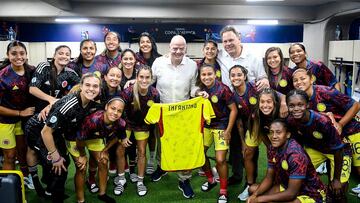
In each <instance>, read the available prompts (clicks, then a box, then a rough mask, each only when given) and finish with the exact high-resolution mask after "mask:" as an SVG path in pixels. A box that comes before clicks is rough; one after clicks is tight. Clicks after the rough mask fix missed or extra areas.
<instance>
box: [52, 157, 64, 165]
mask: <svg viewBox="0 0 360 203" xmlns="http://www.w3.org/2000/svg"><path fill="white" fill-rule="evenodd" d="M61 159H62V156H59V158H58V160H56V161H51V163H53V164H55V163H57V162H59V161H60V160H61Z"/></svg>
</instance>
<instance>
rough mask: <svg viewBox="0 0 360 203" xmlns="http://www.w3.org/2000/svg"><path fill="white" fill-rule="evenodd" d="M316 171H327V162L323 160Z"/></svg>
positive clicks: (322, 172)
mask: <svg viewBox="0 0 360 203" xmlns="http://www.w3.org/2000/svg"><path fill="white" fill-rule="evenodd" d="M316 172H317V173H319V174H324V173H327V168H326V163H325V162H323V163H322V164H320V166H319V167H317V168H316Z"/></svg>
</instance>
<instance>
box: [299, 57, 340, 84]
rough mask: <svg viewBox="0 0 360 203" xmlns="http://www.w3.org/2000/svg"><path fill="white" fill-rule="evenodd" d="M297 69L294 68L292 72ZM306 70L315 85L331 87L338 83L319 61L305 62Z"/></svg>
mask: <svg viewBox="0 0 360 203" xmlns="http://www.w3.org/2000/svg"><path fill="white" fill-rule="evenodd" d="M296 69H298V67H297V66H295V68H294V70H296ZM306 69H307V70H309V71H310V72H311V74H312V75H313V76H314V77H313V79H314V80H315V84H317V85H324V86H330V87H333V86H334V85H335V84H336V83H337V82H338V81H337V80H336V78H335V75H334V74H333V73H332V72H331V70H330V69H329V68H328V67H327V66H326V65H325V64H324V63H323V62H321V61H319V62H315V61H309V60H307V63H306Z"/></svg>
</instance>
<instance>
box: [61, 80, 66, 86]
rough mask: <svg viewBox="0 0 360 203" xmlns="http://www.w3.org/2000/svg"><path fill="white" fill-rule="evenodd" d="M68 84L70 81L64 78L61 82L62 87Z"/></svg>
mask: <svg viewBox="0 0 360 203" xmlns="http://www.w3.org/2000/svg"><path fill="white" fill-rule="evenodd" d="M67 85H68V82H67V81H66V80H64V81H63V82H62V83H61V87H63V88H64V87H66V86H67Z"/></svg>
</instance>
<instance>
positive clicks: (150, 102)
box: [146, 100, 154, 107]
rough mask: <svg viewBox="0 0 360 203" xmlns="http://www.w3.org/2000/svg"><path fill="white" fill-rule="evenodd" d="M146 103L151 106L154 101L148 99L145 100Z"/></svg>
mask: <svg viewBox="0 0 360 203" xmlns="http://www.w3.org/2000/svg"><path fill="white" fill-rule="evenodd" d="M146 104H147V105H148V107H151V106H152V105H153V104H154V101H153V100H149V101H147V103H146Z"/></svg>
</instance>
